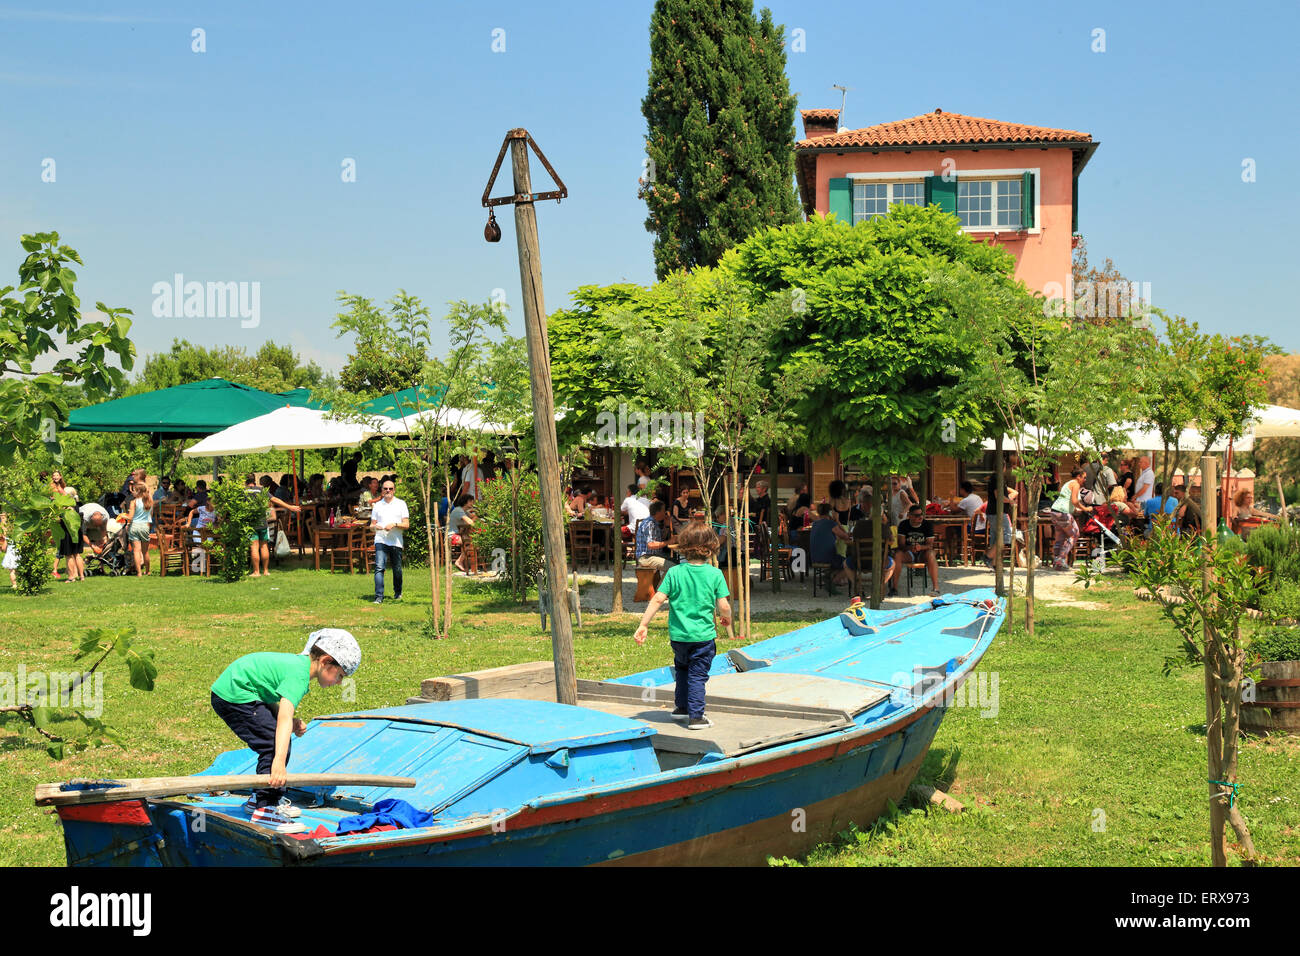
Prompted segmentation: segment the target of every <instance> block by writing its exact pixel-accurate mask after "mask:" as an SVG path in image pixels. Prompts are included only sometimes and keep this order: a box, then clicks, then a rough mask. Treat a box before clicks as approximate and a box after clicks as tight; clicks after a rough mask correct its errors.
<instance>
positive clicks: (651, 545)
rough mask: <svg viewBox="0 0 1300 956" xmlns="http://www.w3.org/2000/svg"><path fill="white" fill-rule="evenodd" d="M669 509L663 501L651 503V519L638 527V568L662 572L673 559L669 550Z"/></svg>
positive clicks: (636, 551) (647, 519)
mask: <svg viewBox="0 0 1300 956" xmlns="http://www.w3.org/2000/svg"><path fill="white" fill-rule="evenodd" d="M667 517H668V509H667V508H665V507H664V503H663V502H662V501H652V502H651V503H650V517H648V518H646V519H644V520H643V521H642V522H641V523H640V524H639V525H637V527H636V550H635V553H636V566H637V567H638V568H654V569H655V570H656V571H662V570H663V569H664V566H665V565H666V564H667V563H668V561H669V560H670V559H671V556H672V552H671V551H669V549H668V529H667V527H666V519H667Z"/></svg>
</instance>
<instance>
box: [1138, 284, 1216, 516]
mask: <svg viewBox="0 0 1300 956" xmlns="http://www.w3.org/2000/svg"><path fill="white" fill-rule="evenodd" d="M1152 312H1153V313H1154V314H1156V315H1157V316H1159V318H1160V319H1161V320H1162V321H1163V322H1164V332H1165V335H1164V340H1163V341H1161V340H1160V339H1158V338H1156V337H1155V336H1154V335H1152V336H1149V337H1147V338H1146V339H1145V341H1144V347H1143V349H1142V363H1143V366H1144V370H1145V371H1146V373H1147V376H1148V378H1147V380H1148V382H1149V383H1150V388H1149V389H1148V390H1147V392H1146V395H1145V414H1144V415H1143V420H1144V421H1145V422H1146V424H1148V425H1150V426H1151V427H1152V428H1154V429H1155V430H1156V431H1157V432H1159V433H1160V440H1161V442H1162V443H1163V445H1164V448H1163V452H1162V458H1161V473H1162V477H1161V482H1162V487H1163V488H1164V489H1165V493H1166V494H1167V493H1168V489H1169V488H1170V487H1172V484H1171V482H1172V477H1173V471H1174V467H1175V463H1176V461H1177V459H1178V456H1179V454H1180V452H1181V448H1180V443H1181V437H1182V433H1183V431H1184V430H1186V429H1187V428H1190V427H1191V425H1192V423H1193V422H1194V421H1195V420H1196V417H1197V410H1198V408H1199V407H1201V405H1202V404H1203V399H1202V396H1203V394H1204V390H1205V383H1204V381H1203V377H1204V365H1205V361H1206V357H1207V355H1208V352H1209V346H1210V337H1209V336H1208V335H1204V334H1202V333H1201V331H1200V329H1199V328H1198V326H1197V324H1196V323H1195V322H1190V321H1188V320H1187V319H1185V318H1183V317H1182V316H1181V315H1174V316H1171V315H1167V314H1165V313H1164V312H1163V311H1161V310H1160V309H1153V310H1152ZM1171 448H1172V449H1173V457H1170V454H1169V451H1170V449H1171Z"/></svg>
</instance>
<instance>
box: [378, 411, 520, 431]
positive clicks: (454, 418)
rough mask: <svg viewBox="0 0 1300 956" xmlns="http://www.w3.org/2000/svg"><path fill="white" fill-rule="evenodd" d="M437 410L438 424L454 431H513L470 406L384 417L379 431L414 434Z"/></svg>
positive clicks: (511, 428) (510, 427) (432, 418)
mask: <svg viewBox="0 0 1300 956" xmlns="http://www.w3.org/2000/svg"><path fill="white" fill-rule="evenodd" d="M439 412H441V418H439V419H438V421H439V424H441V425H445V426H446V427H448V428H451V429H454V430H456V431H469V432H478V433H480V434H484V435H509V434H512V433H513V431H514V429H513V427H512V426H510V425H505V424H502V423H501V422H491V421H488V420H487V419H485V418H484V417H483V415H482V413H480V412H478V411H476V410H475V409H472V408H444V409H437V408H426V409H424V410H423V411H419V412H411V414H409V415H403V416H402V417H401V418H389V419H385V420H384V421H383V422H382V423H381V426H380V431H381V432H382V434H385V435H396V436H401V435H406V434H414V433H415V432H417V431H418V430H419V428H420V424H421V422H424V421H429V422H430V423H432V421H433V420H434V418H435V417H437V416H438V415H439Z"/></svg>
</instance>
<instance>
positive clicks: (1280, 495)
mask: <svg viewBox="0 0 1300 956" xmlns="http://www.w3.org/2000/svg"><path fill="white" fill-rule="evenodd" d="M1273 477H1274V478H1276V479H1277V500H1278V502H1279V503H1280V504H1281V505H1282V523H1283V524H1285V525H1288V526H1289V525H1290V524H1291V516H1290V515H1289V514H1287V513H1286V492H1284V491H1283V490H1282V476H1281V475H1274V476H1273Z"/></svg>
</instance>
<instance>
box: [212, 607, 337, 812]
mask: <svg viewBox="0 0 1300 956" xmlns="http://www.w3.org/2000/svg"><path fill="white" fill-rule="evenodd" d="M360 665H361V648H360V647H359V646H358V645H357V641H356V638H354V637H353V636H352V635H351V634H349V633H348V632H347V631H344V630H341V629H340V628H336V627H327V628H322V629H321V630H319V631H315V632H313V633H312V635H311V636H310V637H309V638H308V639H307V646H306V647H304V648H303V649H302V653H301V654H276V653H271V652H259V653H256V654H245V655H244V656H243V657H241V658H239V659H238V660H236V661H235V662H234V663H232V664H231V665H230V666H229V667H227V668H226V669H225V670H224V671H223V672H222V674H221V676H220V677H218V678H217V680H216V683H214V684H213V685H212V709H213V710H215V711H216V712H217V716H218V717H220V718H221V719H222V720H224V721H225V722H226V725H227V726H228V727H230V729H231V730H233V731H234V732H235V736H236V737H238V738H239V739H240V740H242V741H243V742H244V743H246V744H248V746H249V747H250V748H252V750H253V752H254V753H256V754H257V772H258V773H269V774H270V775H271V786H270V788H268V789H264V790H258V791H256V792H254V794H253V795H252V796H251V797H249V798H248V802H247V803H246V804H245V805H244V806H245V808H246V809H247V810H248V811H249V812H250V813H252V815H253V821H254V822H255V823H265V824H267V825H269V826H273V827H275V828H276V829H277V830H279V831H280V832H284V833H291V832H294V831H298V830H302V829H304V828H303V826H302V824H300V823H297V822H296V821H294V820H292V819H290V818H291V817H295V816H297V815H298V814H299V812H300V811H298V809H297V808H296V807H293V806H291V805H290V804H289V802H288V801H287V800H286V799H284V784H285V778H286V777H287V773H288V772H287V770H286V769H285V767H286V764H287V763H288V762H289V751H290V737H291V736H292V735H294V734H297V735H298V736H299V737H301V736H302V735H303V732H304V731H305V730H306V729H307V725H306V724H304V723H303V722H302V720H301V719H300V718H298V717H295V716H294V708H295V707H297V706H298V702H299V701H301V700H302V698H303V695H304V694H306V693H307V691H308V689H309V688H310V687H311V682H312V681H313V680H315V681H316V682H317V683H319V684H320V686H321V687H333V686H334V685H335V684H338V683H340V682H342V680H343V678H344V677H350V676H351V675H352V674H353V673H355V672H356V669H357V668H358V667H359V666H360Z"/></svg>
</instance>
